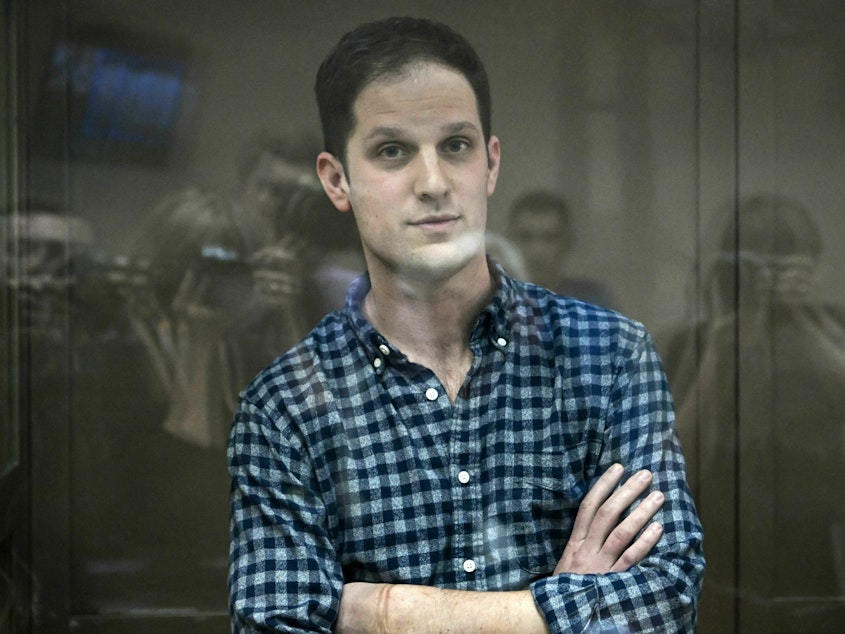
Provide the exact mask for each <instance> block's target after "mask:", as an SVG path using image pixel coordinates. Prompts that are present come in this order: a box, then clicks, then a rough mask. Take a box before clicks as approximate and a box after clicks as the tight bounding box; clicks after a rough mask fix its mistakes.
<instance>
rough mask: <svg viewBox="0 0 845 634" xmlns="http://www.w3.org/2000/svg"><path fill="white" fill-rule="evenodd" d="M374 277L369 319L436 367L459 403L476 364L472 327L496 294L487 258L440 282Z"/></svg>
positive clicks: (416, 358) (419, 360)
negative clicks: (473, 359) (473, 362)
mask: <svg viewBox="0 0 845 634" xmlns="http://www.w3.org/2000/svg"><path fill="white" fill-rule="evenodd" d="M370 275H371V282H372V287H371V289H370V292H369V293H368V294H367V297H366V298H365V300H364V313H365V315H366V316H367V319H369V321H370V323H372V324H373V326H374V327H375V328H377V329H378V330H379V331H380V332H381V333H382V334H383V335H384V336H385V337H387V339H388V340H389V341H390V342H391V343H392V344H393V345H395V346H396V347H398V348H399V349H400V350H401V351H402V352H403V353H404V354H406V355H407V356H408V358H409V359H410V360H411V361H413V362H415V363H419V364H421V365H424V366H426V367H428V368H429V369H431V370H432V371H433V372H434V373H435V374H436V375H437V377H438V378H439V379H440V381H441V383H442V384H443V385H444V387H445V388H446V390H447V392H448V393H449V396H450V398H452V400H453V401H454V398H455V396H456V395H457V392H458V390H459V389H460V387H461V385H462V383H463V380H464V377H465V376H466V373H467V372H468V371H469V367H470V365H471V364H472V354H471V352H470V349H469V337H470V334H471V332H472V328H473V326H474V324H475V321H476V319H477V318H478V315H479V313H480V312H481V310H482V309H483V308H484V306H485V305H486V304H487V302H489V301H490V296H491V294H492V292H493V282H492V279H491V276H490V271H489V270H488V268H487V262H486V260H484V261H483V266H473V267H468V268H467V269H465V270H463V271H461V272H460V273H459V274H457V275H455V276H453V277H451V278H449V279H447V280H441V281H438V282H437V283H428V282H426V283H424V282H419V281H410V282H409V281H408V280H397V279H395V278H393V277H388V276H383V277H381V276H378V277H377V278H376V279H373V273H372V272H371V273H370Z"/></svg>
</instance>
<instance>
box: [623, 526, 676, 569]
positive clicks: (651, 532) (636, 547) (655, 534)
mask: <svg viewBox="0 0 845 634" xmlns="http://www.w3.org/2000/svg"><path fill="white" fill-rule="evenodd" d="M662 536H663V526H662V525H661V524H659V523H658V522H653V523H652V524H650V525H649V527H648V528H647V529H646V530H644V531H643V534H642V535H640V537H639V538H638V539H637V541H635V542H634V543H633V544H631V546H630V547H629V548H628V549H626V550H625V552H623V553H622V556H621V557H619V559H618V560H617V561H616V563H615V564H614V565H613V566H612V567H611V568H610V572H625V571H626V570H628V569H629V568H631V567H632V566H636V565H637V564H638V563H640V562H641V561H642V560H643V559H645V557H646V556H647V555H648V554H649V553H650V552H651V550H652V549H653V548H654V547H655V546H656V545H657V542H659V541H660V538H661V537H662Z"/></svg>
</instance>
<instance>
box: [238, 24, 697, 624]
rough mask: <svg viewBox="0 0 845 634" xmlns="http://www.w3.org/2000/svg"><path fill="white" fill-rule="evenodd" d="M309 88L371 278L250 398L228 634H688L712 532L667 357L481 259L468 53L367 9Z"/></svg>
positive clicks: (329, 167) (490, 152)
mask: <svg viewBox="0 0 845 634" xmlns="http://www.w3.org/2000/svg"><path fill="white" fill-rule="evenodd" d="M316 90H317V98H318V103H319V106H320V112H321V117H322V123H323V130H324V135H325V147H326V151H325V152H323V153H321V154H320V155H319V157H318V159H317V172H318V174H319V176H320V179H321V181H322V182H323V186H324V188H325V190H326V192H327V194H328V196H329V198H330V199H331V200H332V202H333V203H334V205H335V206H336V207H337V208H338V209H339V210H340V211H341V212H349V213H352V214H354V216H355V219H356V222H357V225H358V229H359V233H360V236H361V241H362V245H363V249H364V253H365V257H366V262H367V269H368V274H367V275H366V276H364V277H362V278H360V279H359V280H357V281H356V283H354V284H353V285H352V287H351V288H350V291H349V295H348V299H347V304H346V307H345V308H344V310H343V311H340V312H336V313H332V314H330V315H328V316H327V317H326V318H325V319H324V320H323V321H322V322H321V323H320V324H319V325H318V326H317V327H316V328H315V329H314V330H313V331H312V333H311V334H310V335H309V336H308V337H306V339H305V340H304V341H303V342H302V343H301V344H300V345H298V346H297V347H296V348H294V349H293V350H291V351H290V352H288V353H286V354H285V355H283V356H282V357H281V358H280V359H278V360H277V361H276V362H275V363H274V364H273V365H272V366H270V367H269V368H268V369H267V370H265V371H264V372H263V373H262V374H261V375H260V376H259V377H258V378H257V379H256V380H255V381H254V382H253V383H252V384H251V385H250V386H249V387H248V388H247V389H246V390H245V391H244V393H243V394H242V396H241V405H240V409H239V412H238V414H237V415H236V418H235V423H234V427H233V430H232V436H231V441H230V448H229V460H230V470H231V473H232V479H233V487H232V546H231V568H230V597H231V609H232V618H233V627H234V631H236V632H325V633H328V632H336V633H340V634H344V633H358V632H361V633H363V632H380V633H381V632H396V633H402V634H405V633H407V632H458V633H461V634H466V633H469V632H490V633H495V632H503V633H504V632H507V633H513V632H519V633H520V634H525V633H531V632H548V631H551V632H570V631H579V632H580V631H588V630H589V631H611V630H612V631H619V630H625V631H628V629H629V628H630V630H631V631H660V632H671V631H691V630H692V629H693V627H694V621H695V612H696V605H697V599H698V593H699V590H700V584H701V578H702V574H703V569H704V560H703V557H702V553H701V528H700V525H699V522H698V519H697V516H696V512H695V508H694V506H693V502H692V500H691V498H690V494H689V491H688V489H687V487H686V484H685V477H684V463H683V458H682V456H681V452H680V448H679V446H678V443H677V439H676V436H675V432H674V428H673V415H672V409H671V399H670V397H669V394H668V392H667V387H666V383H665V380H664V375H663V370H662V368H661V366H660V362H659V360H658V358H657V356H656V354H655V352H654V349H653V347H652V345H651V342H650V339H649V338H648V335H647V334H646V333H645V331H644V330H643V328H642V326H640V325H639V324H636V323H634V322H631V321H628V320H626V319H624V318H623V317H621V316H619V315H617V314H615V313H611V312H609V311H606V310H603V309H600V308H597V307H594V306H590V305H587V304H583V303H579V302H576V301H573V300H567V299H564V298H562V297H559V296H556V295H554V294H552V293H550V292H548V291H546V290H544V289H542V288H540V287H536V286H532V285H527V284H523V283H519V282H516V281H514V280H512V279H510V278H508V277H507V275H506V274H505V273H504V272H503V271H502V270H501V269H500V268H498V267H497V266H496V265H495V264H494V263H492V262H490V261H488V259H487V258H486V256H485V252H484V228H485V222H486V215H487V198H488V197H489V196H490V195H491V194H492V193H493V190H494V189H495V185H496V179H497V176H498V172H499V160H500V146H499V141H498V139H497V138H496V137H495V136H492V135H491V133H490V96H489V88H488V84H487V77H486V74H485V71H484V68H483V66H482V64H481V62H480V61H479V59H478V57H477V56H476V54H475V52H474V51H473V49H472V48H471V47H470V45H469V44H468V43H467V42H466V41H465V40H464V39H463V38H462V37H461V36H459V35H457V34H456V33H454V32H453V31H452V30H451V29H449V28H448V27H445V26H443V25H440V24H436V23H431V22H428V21H424V20H417V19H410V18H396V19H390V20H386V21H382V22H377V23H371V24H367V25H364V26H362V27H359V28H358V29H356V30H355V31H353V32H351V33H349V34H347V35H346V36H344V38H343V39H342V40H341V41H340V42H339V44H338V45H337V46H336V47H335V49H334V50H333V51H332V52H331V53H330V55H329V56H328V57H327V59H326V60H325V61H324V62H323V65H322V66H321V68H320V71H319V73H318V77H317V85H316ZM625 474H628V475H630V476H631V477H627V478H626V477H625ZM623 481H624V484H621V485H620V483H622V482H623ZM649 488H651V489H652V491H651V492H650V493H648V494H646V491H647V489H649ZM632 506H633V507H634V509H633V510H631V507H632ZM653 519H654V520H656V521H652V520H653Z"/></svg>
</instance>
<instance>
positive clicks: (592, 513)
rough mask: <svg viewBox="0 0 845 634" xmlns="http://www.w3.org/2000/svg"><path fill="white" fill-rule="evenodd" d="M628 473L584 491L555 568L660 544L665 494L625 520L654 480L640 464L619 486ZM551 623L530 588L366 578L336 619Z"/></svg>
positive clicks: (541, 629)
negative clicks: (485, 588) (479, 588)
mask: <svg viewBox="0 0 845 634" xmlns="http://www.w3.org/2000/svg"><path fill="white" fill-rule="evenodd" d="M623 473H624V469H623V467H622V466H621V465H619V464H615V465H613V466H612V467H611V468H610V469H608V470H607V472H605V473H604V475H602V477H601V478H599V480H598V481H597V482H596V484H595V485H594V486H593V488H592V489H590V492H589V493H588V494H587V495H586V496H585V497H584V500H583V501H582V503H581V505H580V508H579V511H578V515H577V517H576V519H575V525H574V527H573V531H572V535H571V537H570V539H569V541H568V542H567V544H566V548H565V549H564V552H563V555H562V556H561V558H560V560H559V561H558V564H557V566H556V567H555V570H554V573H553V574H555V575H557V574H562V573H578V574H602V573H612V572H625V571H626V570H628V569H629V568H630V567H631V566H634V565H636V564H638V563H639V562H640V561H642V559H643V558H644V557H645V556H646V555H647V554H648V553H649V552H650V551H651V549H652V548H653V547H654V546H655V545H656V544H657V542H658V541H659V539H660V537H661V535H662V534H663V529H662V526H661V525H660V524H659V523H657V522H652V523H651V524H649V521H650V520H651V519H652V518H653V517H654V515H655V513H657V511H658V510H659V508H660V506H661V505H662V504H663V494H662V493H660V492H659V491H654V492H652V493H651V494H650V495H649V496H648V497H646V498H645V500H643V502H642V503H641V504H640V505H638V506H637V508H636V509H634V511H633V512H632V513H631V514H630V515H629V516H628V517H626V518H625V519H623V520H622V521H621V522H620V521H619V520H620V517H621V516H622V514H623V513H624V512H625V510H626V509H627V508H628V507H629V506H630V505H631V504H632V503H633V502H634V501H635V500H636V499H637V498H638V497H639V496H640V495H641V494H642V493H643V492H644V491H645V490H646V489H647V488H648V486H649V484H651V481H652V475H651V473H650V472H649V471H646V470H643V471H640V472H638V473H637V474H635V475H634V476H633V477H632V478H630V479H629V480H628V481H627V482H625V484H624V485H623V486H621V487H619V488H618V489H616V490H615V491H614V489H615V487H616V486H617V485H618V483H619V482H620V479H621V478H622V475H623ZM647 524H649V525H648V526H647V527H646V525H647ZM644 527H645V530H644V531H642V533H640V531H641V529H643V528H644ZM548 631H549V630H548V627H547V626H546V621H545V619H544V618H543V616H542V615H541V614H540V612H539V611H538V610H537V608H536V604H535V603H534V598H533V596H532V594H531V592H530V591H529V590H521V591H511V592H474V591H466V590H446V589H440V588H435V587H430V586H418V585H407V584H399V585H393V584H378V583H363V582H353V583H347V584H345V585H344V587H343V594H342V596H341V602H340V612H339V616H338V621H337V623H336V625H335V632H336V634H376V633H377V634H406V633H407V632H415V633H418V634H439V633H445V632H461V633H462V634H474V633H477V634H499V633H501V634H513V632H520V633H521V634H534V633H535V632H536V633H537V634H546V633H547V632H548Z"/></svg>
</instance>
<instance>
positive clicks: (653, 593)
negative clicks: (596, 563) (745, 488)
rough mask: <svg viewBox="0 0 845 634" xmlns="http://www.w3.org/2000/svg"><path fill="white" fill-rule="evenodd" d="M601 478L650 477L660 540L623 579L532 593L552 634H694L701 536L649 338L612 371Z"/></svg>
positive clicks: (553, 585)
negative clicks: (656, 495)
mask: <svg viewBox="0 0 845 634" xmlns="http://www.w3.org/2000/svg"><path fill="white" fill-rule="evenodd" d="M606 411H607V416H606V427H605V431H604V443H603V447H602V449H601V453H600V455H599V460H598V464H599V471H598V472H597V473H596V475H599V474H600V473H603V472H604V470H606V469H607V468H608V467H609V466H610V465H611V464H613V463H614V462H619V463H621V464H623V465H624V466H625V467H626V469H627V471H628V473H634V472H636V471H637V470H639V469H649V470H651V471H652V472H653V474H654V481H653V488H654V489H659V490H661V491H662V492H663V493H664V494H665V501H664V504H663V507H662V509H661V510H660V512H659V513H658V515H657V516H656V517H655V519H656V520H657V521H659V522H661V523H662V524H663V528H664V534H663V536H662V537H661V539H660V541H659V542H658V544H657V545H656V546H655V548H654V549H653V550H652V552H651V553H650V554H649V556H648V557H646V558H645V559H643V560H642V561H641V562H640V563H639V565H637V566H634V567H632V568H631V569H629V570H627V571H626V572H623V573H611V574H601V575H579V574H560V575H553V576H551V577H546V578H544V579H541V580H539V581H537V582H535V583H534V584H532V586H531V590H532V593H533V595H534V600H535V602H536V604H537V607H538V609H539V610H540V611H541V613H542V614H543V615H544V617H545V619H546V622H547V624H548V626H549V630H550V632H551V633H552V634H557V633H560V632H590V633H593V632H596V633H597V632H662V633H668V632H693V631H695V620H696V610H697V605H698V596H699V594H700V592H701V583H702V578H703V575H704V565H705V564H704V555H703V551H702V547H701V541H702V529H701V524H700V522H699V519H698V515H697V513H696V509H695V505H694V503H693V500H692V496H691V494H690V491H689V489H688V487H687V484H686V475H685V465H684V458H683V455H682V454H681V448H680V444H679V442H678V438H677V435H676V433H675V429H674V413H673V407H672V400H671V396H670V395H669V390H668V386H667V382H666V378H665V374H664V371H663V367H662V364H661V362H660V359H659V357H658V355H657V352H656V351H655V349H654V346H653V344H652V342H651V340H650V338H649V337H648V335H647V334H645V335H642V336H641V337H640V338H639V341H638V343H637V344H636V345H635V346H634V347H633V350H632V351H631V352H630V353H629V354H628V355H625V356H624V357H623V359H622V361H621V362H620V363H619V364H618V372H617V373H616V376H615V377H614V381H613V384H612V387H611V389H610V393H609V403H608V407H607V410H606Z"/></svg>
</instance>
